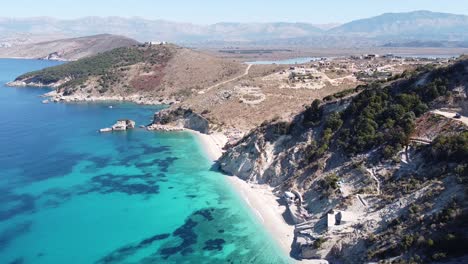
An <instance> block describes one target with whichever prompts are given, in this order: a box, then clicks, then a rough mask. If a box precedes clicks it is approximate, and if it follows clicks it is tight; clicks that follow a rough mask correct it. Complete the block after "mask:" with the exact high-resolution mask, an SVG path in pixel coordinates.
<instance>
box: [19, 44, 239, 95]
mask: <svg viewBox="0 0 468 264" xmlns="http://www.w3.org/2000/svg"><path fill="white" fill-rule="evenodd" d="M245 68H246V65H243V64H241V63H238V62H235V61H232V60H225V59H220V58H216V57H213V56H210V55H207V54H204V53H200V52H196V51H193V50H190V49H186V48H181V47H178V46H175V45H172V44H164V45H150V44H146V45H138V46H132V47H122V48H117V49H113V50H111V51H107V52H103V53H100V54H97V55H95V56H91V57H87V58H83V59H80V60H77V61H74V62H69V63H66V64H63V65H60V66H56V67H51V68H47V69H44V70H41V71H36V72H30V73H26V74H24V75H22V76H19V77H18V78H17V79H16V80H15V82H12V83H10V85H12V86H50V87H55V88H56V91H55V95H56V96H57V97H58V99H57V100H59V99H64V98H65V99H66V100H105V99H109V98H111V97H112V98H113V99H117V100H124V99H123V98H128V99H127V100H129V101H138V102H140V100H143V101H145V100H147V101H148V102H150V103H158V102H159V101H158V100H164V101H179V100H183V99H184V98H186V97H188V96H190V95H191V94H193V93H196V92H197V91H199V90H201V89H202V88H204V87H208V86H211V85H214V84H216V83H219V82H221V81H223V80H227V79H231V78H234V77H236V76H238V75H241V74H242V73H243V72H244V70H245ZM130 98H133V99H130Z"/></svg>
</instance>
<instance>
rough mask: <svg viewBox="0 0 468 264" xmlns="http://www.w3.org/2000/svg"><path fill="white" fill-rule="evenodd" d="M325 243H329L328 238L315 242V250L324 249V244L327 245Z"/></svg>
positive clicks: (320, 238) (318, 239) (321, 238)
mask: <svg viewBox="0 0 468 264" xmlns="http://www.w3.org/2000/svg"><path fill="white" fill-rule="evenodd" d="M325 242H327V239H326V238H323V237H319V238H317V239H316V240H315V241H314V244H313V247H314V248H315V249H320V248H321V247H322V245H323V243H325Z"/></svg>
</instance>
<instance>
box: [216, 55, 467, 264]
mask: <svg viewBox="0 0 468 264" xmlns="http://www.w3.org/2000/svg"><path fill="white" fill-rule="evenodd" d="M463 63H465V62H463ZM463 63H462V64H463ZM459 66H460V65H456V66H454V67H453V68H448V69H443V70H440V71H438V72H437V74H433V75H434V76H431V77H429V78H430V79H429V81H428V82H426V83H425V84H421V86H418V85H415V83H418V76H416V77H414V78H413V79H411V80H403V81H401V82H399V83H396V84H395V85H394V86H392V87H389V88H379V89H383V90H379V89H377V90H375V91H374V92H368V91H366V92H365V93H362V94H361V95H360V96H357V97H356V98H349V99H346V100H343V101H341V102H335V103H329V104H325V105H322V106H321V107H320V108H318V107H317V108H316V109H315V110H317V111H315V112H312V113H311V112H310V111H309V113H307V112H308V111H307V110H306V111H304V112H302V113H300V114H299V115H297V116H296V117H295V118H294V119H293V120H292V121H287V122H286V121H274V122H270V123H266V124H264V125H262V126H261V127H259V128H257V129H255V130H253V131H252V132H251V133H249V134H248V135H247V136H246V137H244V138H243V139H242V140H241V141H239V142H238V143H237V144H235V145H234V146H231V147H230V148H228V149H227V151H226V153H225V154H224V155H223V156H222V157H221V159H220V160H219V165H220V168H221V169H222V170H223V171H225V172H226V173H228V174H231V175H236V176H238V177H240V178H242V179H244V180H246V181H251V182H255V183H261V184H269V185H270V186H273V187H275V189H276V191H277V192H278V195H281V194H282V193H283V192H284V191H290V190H294V191H299V192H300V193H302V196H303V198H304V202H303V204H302V205H301V206H303V207H304V208H305V209H307V212H308V213H309V215H308V216H307V217H305V219H304V220H303V222H300V219H299V222H300V223H297V224H296V226H295V240H294V246H293V249H292V252H291V253H292V255H294V256H296V257H298V258H316V259H327V260H331V261H334V260H336V261H339V262H341V263H365V262H372V261H379V260H386V259H387V260H388V259H394V258H397V259H399V260H401V261H410V260H411V261H413V260H414V261H415V262H416V263H430V262H435V261H441V260H442V261H445V260H449V259H453V258H459V259H462V260H465V261H466V259H467V256H466V252H464V251H463V250H462V249H461V248H460V245H461V244H463V243H468V236H467V234H466V228H467V226H466V223H467V221H468V213H467V212H468V205H467V202H466V199H465V198H466V193H467V190H468V186H467V183H468V169H467V168H468V164H467V161H468V127H466V126H465V125H464V124H463V122H461V121H459V120H455V119H452V118H447V117H444V116H442V115H438V114H437V113H436V112H432V111H430V107H431V106H432V107H440V106H441V105H442V106H445V105H447V103H446V102H447V97H449V98H450V97H451V96H453V95H454V93H453V92H449V91H451V90H453V89H454V87H460V86H461V87H463V89H466V83H468V82H467V81H466V78H465V77H466V75H465V69H464V68H463V67H459ZM440 72H441V74H439V73H440ZM425 76H426V77H427V76H428V75H427V74H425ZM440 76H446V77H447V79H448V81H443V80H442V81H441V80H440ZM407 89H409V90H410V91H411V92H408V91H407ZM428 90H430V91H431V93H432V94H431V93H428V92H427V91H428ZM404 93H406V95H402V94H404ZM437 94H438V95H437ZM434 95H435V96H434ZM416 96H418V97H419V98H420V99H418V98H417V97H416ZM437 96H439V97H437ZM436 97H437V98H436ZM434 98H435V99H434ZM418 100H421V101H422V102H423V104H424V105H421V103H420V102H419V103H418ZM457 100H465V101H466V98H464V97H462V96H459V98H458V99H457ZM465 101H464V102H463V104H464V103H465ZM444 102H445V105H444ZM413 103H415V104H418V105H415V106H411V104H413ZM360 108H362V109H360ZM385 109H388V110H385ZM404 109H407V110H404ZM421 109H423V110H422V111H420V112H419V113H418V114H417V115H416V114H415V113H416V112H417V111H419V110H421ZM376 110H378V111H381V114H378V115H376V114H375V113H376V112H375V111H376ZM404 111H407V113H404ZM318 112H320V115H318V114H317V115H315V114H314V113H318ZM395 113H398V114H396V115H395ZM372 115H374V116H375V118H374V117H372ZM395 116H397V117H396V118H395ZM377 118H379V119H381V120H377ZM393 118H395V119H393ZM405 118H408V120H411V122H407V123H404V122H403V124H402V125H399V124H398V123H397V122H400V121H401V120H405ZM339 119H340V120H341V121H339ZM366 119H370V120H366ZM359 122H360V123H359ZM377 122H379V123H377ZM361 124H365V125H364V126H362V125H361ZM408 124H409V125H408ZM404 125H407V130H404V129H403V128H399V127H398V126H402V127H403V126H404ZM353 126H354V127H353ZM369 126H370V128H369ZM356 128H358V129H356ZM360 128H362V129H368V128H369V132H368V135H366V134H364V135H363V138H364V139H365V140H363V141H353V140H351V139H349V138H344V137H343V136H342V135H343V134H344V135H348V137H355V136H356V135H354V134H352V133H361V132H362V131H359V129H360ZM343 131H354V132H352V133H349V132H348V133H342V132H343ZM370 135H375V136H377V137H380V138H381V139H379V140H377V141H376V143H374V144H367V143H368V142H367V140H368V141H369V142H371V140H375V139H374V138H373V137H371V136H370ZM395 139H399V141H395ZM350 143H351V144H350ZM402 143H404V144H402ZM353 144H362V146H364V147H360V148H359V146H354V145H353ZM363 150H364V151H363ZM463 223H465V224H463ZM447 234H449V235H447ZM449 244H450V245H451V246H450V247H448V246H446V245H449Z"/></svg>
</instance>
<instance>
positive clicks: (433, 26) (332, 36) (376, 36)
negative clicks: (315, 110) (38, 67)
mask: <svg viewBox="0 0 468 264" xmlns="http://www.w3.org/2000/svg"><path fill="white" fill-rule="evenodd" d="M103 33H108V34H115V35H122V36H127V37H130V38H134V39H136V40H138V41H142V42H143V41H155V40H164V41H169V42H174V43H178V44H186V45H210V44H214V45H219V44H230V43H234V44H251V45H255V44H262V45H264V44H268V45H310V46H317V45H318V46H320V45H326V46H330V45H334V46H340V45H341V46H360V45H374V46H375V45H384V44H386V43H412V42H413V41H438V42H440V41H466V40H468V16H465V15H454V14H447V13H435V12H429V11H415V12H409V13H387V14H383V15H380V16H376V17H373V18H367V19H361V20H356V21H352V22H349V23H346V24H343V25H335V24H325V25H314V24H310V23H282V22H281V23H217V24H212V25H195V24H190V23H178V22H170V21H165V20H148V19H142V18H122V17H105V18H104V17H86V18H80V19H74V20H60V19H53V18H47V17H39V18H25V19H16V18H15V19H12V18H0V47H1V46H8V45H9V44H11V43H13V44H18V43H28V42H34V41H36V40H37V39H41V40H43V39H44V38H45V37H44V36H47V38H49V39H50V38H54V37H55V36H56V38H57V39H58V38H64V37H77V36H88V35H96V34H103Z"/></svg>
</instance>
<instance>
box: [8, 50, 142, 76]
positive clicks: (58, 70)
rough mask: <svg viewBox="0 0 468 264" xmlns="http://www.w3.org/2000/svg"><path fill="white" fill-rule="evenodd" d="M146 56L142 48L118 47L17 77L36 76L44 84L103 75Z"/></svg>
mask: <svg viewBox="0 0 468 264" xmlns="http://www.w3.org/2000/svg"><path fill="white" fill-rule="evenodd" d="M144 58H145V56H144V50H142V49H138V48H117V49H114V50H111V51H108V52H104V53H101V54H98V55H96V56H93V57H89V58H84V59H81V60H78V61H75V62H70V63H66V64H63V65H59V66H55V67H51V68H46V69H44V70H40V71H35V72H30V73H26V74H24V75H21V76H19V77H18V78H17V79H26V78H31V77H34V80H35V81H37V82H42V83H44V84H50V83H54V82H57V81H59V80H61V79H63V78H65V77H71V78H72V79H83V78H86V77H89V76H92V75H103V74H105V73H107V71H108V70H110V69H112V68H119V67H124V66H129V65H132V64H135V63H138V62H141V61H143V60H144Z"/></svg>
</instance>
